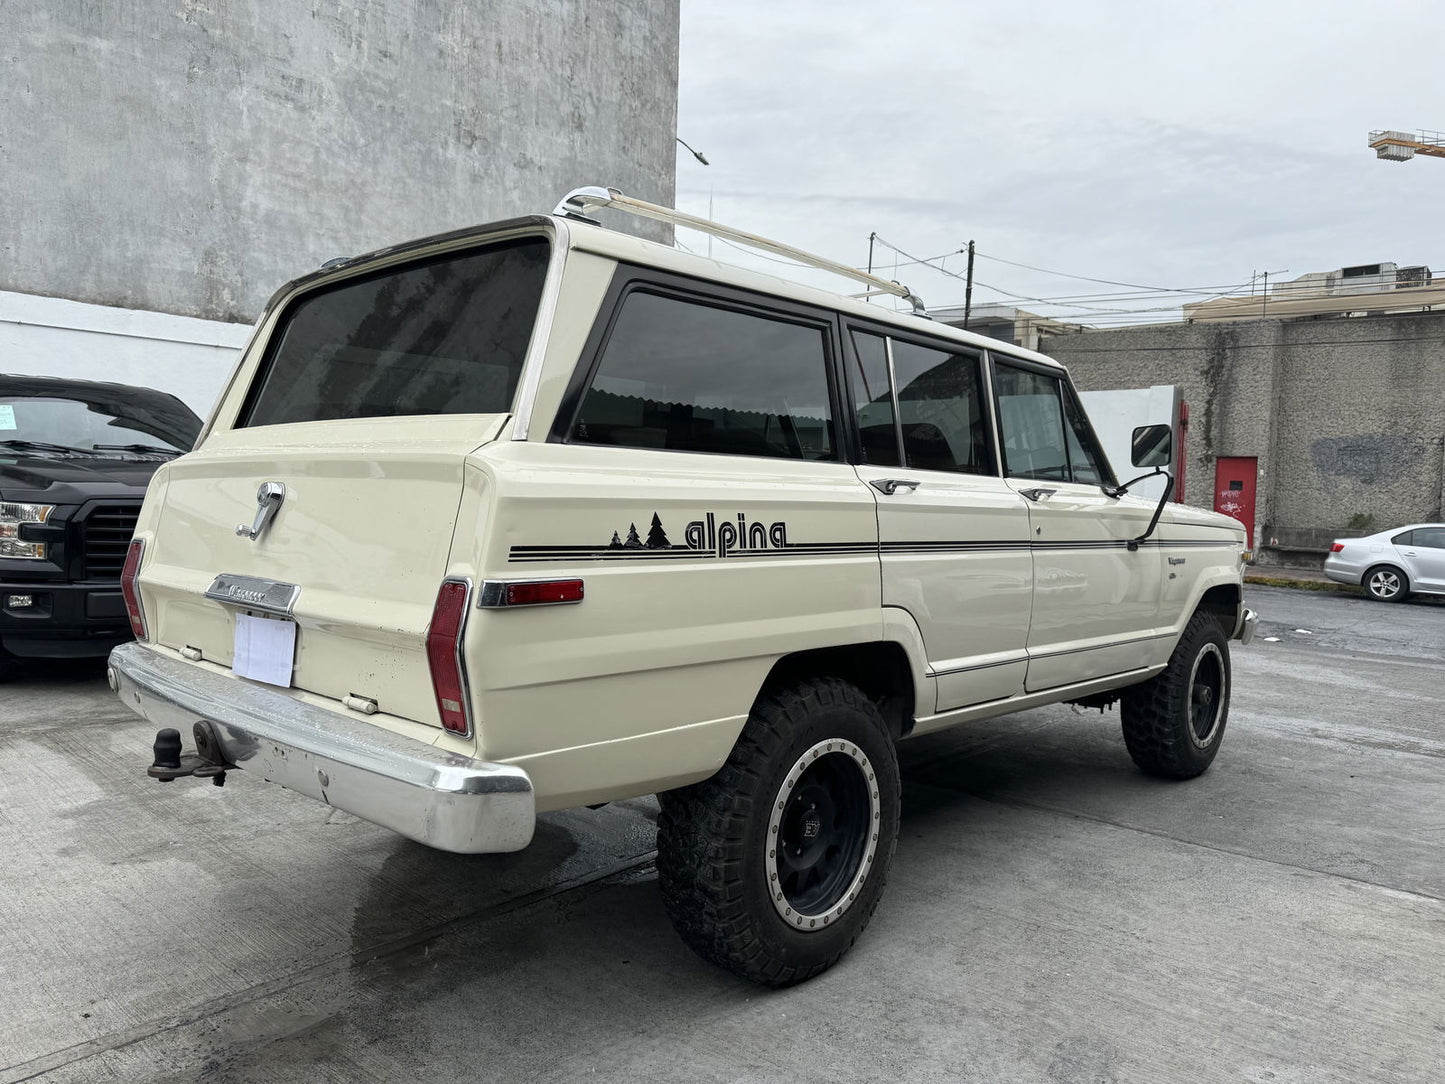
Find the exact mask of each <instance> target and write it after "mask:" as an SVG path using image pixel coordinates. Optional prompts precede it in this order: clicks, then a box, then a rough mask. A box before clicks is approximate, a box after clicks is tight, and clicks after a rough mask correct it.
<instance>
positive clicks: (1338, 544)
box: [1330, 542, 1345, 553]
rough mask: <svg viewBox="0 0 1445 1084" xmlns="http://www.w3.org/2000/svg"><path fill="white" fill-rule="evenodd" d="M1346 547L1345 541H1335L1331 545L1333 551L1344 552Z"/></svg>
mask: <svg viewBox="0 0 1445 1084" xmlns="http://www.w3.org/2000/svg"><path fill="white" fill-rule="evenodd" d="M1344 549H1345V544H1344V543H1343V542H1335V543H1333V544H1332V545H1331V546H1330V552H1331V553H1343V552H1344Z"/></svg>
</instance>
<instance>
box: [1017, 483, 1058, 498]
mask: <svg viewBox="0 0 1445 1084" xmlns="http://www.w3.org/2000/svg"><path fill="white" fill-rule="evenodd" d="M1057 492H1058V490H1057V489H1044V488H1042V487H1041V486H1035V487H1034V488H1033V489H1021V490H1019V493H1020V494H1021V495H1022V496H1025V497H1027V498H1028V499H1029V500H1031V501H1046V500H1048V499H1049V498H1050V497H1052V496H1053V495H1054V494H1055V493H1057Z"/></svg>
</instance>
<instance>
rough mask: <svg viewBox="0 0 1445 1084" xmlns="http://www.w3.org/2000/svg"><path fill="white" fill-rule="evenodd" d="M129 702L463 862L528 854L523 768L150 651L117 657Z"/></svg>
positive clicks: (137, 649)
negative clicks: (205, 733) (203, 732)
mask: <svg viewBox="0 0 1445 1084" xmlns="http://www.w3.org/2000/svg"><path fill="white" fill-rule="evenodd" d="M109 676H110V680H111V687H112V688H114V689H115V690H116V692H117V693H118V694H119V696H120V699H121V702H122V703H124V704H125V705H126V707H128V708H130V709H131V710H132V711H134V712H137V713H138V714H140V715H142V716H144V717H145V718H146V719H149V720H150V721H151V722H152V723H155V724H156V725H157V726H158V727H175V728H176V729H177V730H179V731H180V732H181V735H182V738H183V739H185V738H186V736H188V735H189V734H190V733H191V730H192V727H193V726H194V724H195V723H197V722H198V721H201V720H205V721H207V722H209V723H210V724H211V730H212V732H213V733H214V734H215V736H216V738H217V739H218V742H219V744H220V747H221V752H222V753H223V754H224V756H225V759H226V760H227V761H229V762H230V763H231V764H234V765H235V766H236V767H237V768H240V769H243V770H245V771H249V772H255V773H256V774H258V775H260V776H261V778H263V779H267V780H269V781H270V782H272V783H278V784H280V785H281V786H283V787H285V788H286V789H287V790H294V791H296V792H297V793H298V794H304V795H306V796H307V797H308V798H315V799H316V800H318V801H321V802H325V803H327V804H328V805H331V806H334V807H335V808H337V809H344V810H345V811H346V812H348V813H354V814H356V816H358V817H361V818H362V819H363V820H368V821H371V822H372V823H373V824H379V825H382V826H383V827H385V828H390V829H391V830H392V831H394V832H399V833H401V834H402V835H404V836H407V837H408V838H410V839H414V840H416V841H417V842H419V843H425V844H426V845H427V846H429V847H436V848H437V849H439V850H443V851H454V852H457V853H459V854H480V853H490V852H497V851H519V850H521V849H522V848H523V847H525V846H526V845H527V844H528V843H529V842H531V839H532V829H533V827H534V825H535V822H536V803H535V801H534V799H533V794H532V781H531V780H530V779H529V778H528V777H527V773H526V772H524V771H523V770H522V769H520V768H515V767H512V766H511V765H508V764H492V763H488V762H486V761H481V760H473V759H472V758H470V757H465V756H461V755H459V754H457V753H449V752H446V751H445V750H442V749H436V748H434V747H432V746H430V745H428V744H426V743H425V742H421V741H417V740H416V739H415V738H408V737H405V736H403V735H401V734H395V733H393V732H392V731H389V730H386V729H384V728H382V727H379V726H376V725H374V724H372V723H366V722H362V721H360V720H355V719H348V718H347V717H346V716H345V715H342V714H339V713H337V712H334V711H328V710H327V709H325V708H319V707H315V706H313V705H311V704H305V703H302V702H300V701H297V700H294V699H292V698H291V697H289V696H286V695H285V694H284V693H282V692H280V691H279V690H273V689H270V688H268V687H266V686H264V685H258V684H255V683H253V682H249V681H244V680H242V679H240V678H234V677H230V676H229V675H225V674H218V673H215V672H213V671H210V670H207V669H204V668H202V667H199V666H194V665H192V664H190V663H187V662H182V661H180V660H178V659H172V658H169V657H167V656H166V655H164V654H162V653H161V652H159V651H156V650H155V649H154V648H151V647H148V646H146V645H145V644H139V643H129V644H122V645H121V646H120V647H117V648H116V649H115V650H114V651H112V652H111V653H110V674H109Z"/></svg>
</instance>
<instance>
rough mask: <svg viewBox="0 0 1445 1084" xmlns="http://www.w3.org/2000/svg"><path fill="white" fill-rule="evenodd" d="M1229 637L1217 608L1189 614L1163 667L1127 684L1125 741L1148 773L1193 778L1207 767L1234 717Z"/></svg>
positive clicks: (1121, 712)
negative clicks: (1231, 713)
mask: <svg viewBox="0 0 1445 1084" xmlns="http://www.w3.org/2000/svg"><path fill="white" fill-rule="evenodd" d="M1229 686H1230V669H1229V641H1228V640H1227V639H1226V638H1225V635H1224V630H1223V629H1222V628H1221V627H1220V625H1219V622H1218V621H1217V620H1216V619H1215V618H1214V616H1213V615H1212V614H1208V613H1205V612H1203V611H1200V612H1198V613H1196V614H1195V615H1194V616H1193V617H1192V618H1190V619H1189V624H1188V625H1186V626H1185V627H1184V635H1183V636H1181V637H1180V638H1179V643H1178V645H1177V646H1176V647H1175V648H1174V654H1173V655H1172V656H1170V658H1169V665H1168V666H1167V667H1165V669H1164V672H1163V673H1161V674H1159V675H1158V676H1156V677H1153V678H1151V679H1150V680H1148V681H1146V682H1144V683H1143V684H1141V685H1135V686H1133V687H1132V688H1129V689H1126V690H1125V691H1124V695H1123V697H1122V698H1121V702H1120V705H1119V715H1120V719H1121V721H1122V724H1123V730H1124V744H1125V745H1126V746H1127V747H1128V749H1129V755H1130V756H1131V757H1133V758H1134V763H1135V764H1137V765H1138V766H1139V768H1140V770H1141V771H1143V772H1144V773H1145V774H1146V775H1153V776H1158V777H1160V778H1163V779H1193V778H1194V777H1195V776H1197V775H1202V774H1203V773H1204V772H1205V771H1206V770H1208V768H1209V765H1210V764H1212V763H1213V762H1214V757H1215V754H1216V753H1218V752H1219V745H1220V742H1222V741H1223V740H1224V725H1225V723H1226V722H1228V721H1229Z"/></svg>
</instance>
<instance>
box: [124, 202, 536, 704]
mask: <svg viewBox="0 0 1445 1084" xmlns="http://www.w3.org/2000/svg"><path fill="white" fill-rule="evenodd" d="M551 252H552V247H551V244H550V241H549V240H548V238H547V236H545V231H541V232H539V227H538V226H537V225H536V224H535V223H531V222H523V223H522V224H521V225H520V226H508V227H505V228H503V229H501V231H500V235H499V236H497V237H483V238H481V239H479V240H475V241H468V243H466V244H462V245H459V246H458V245H455V243H454V242H448V247H446V248H444V249H442V250H427V249H425V248H424V247H423V249H422V250H421V251H419V252H418V253H417V254H416V255H414V256H407V257H406V258H404V259H398V258H397V257H396V256H394V255H392V254H390V253H389V252H385V253H382V254H380V255H379V256H378V257H377V258H376V259H362V260H360V261H357V262H356V263H355V264H354V265H352V266H348V267H345V268H341V269H338V270H336V271H335V272H334V273H330V274H327V275H323V276H321V277H320V278H314V277H312V278H307V279H303V280H300V281H299V283H298V284H297V285H296V288H295V289H294V290H293V291H292V292H291V293H290V294H286V293H284V292H283V294H282V300H281V301H280V303H279V308H278V309H277V310H276V315H275V317H274V319H272V318H267V319H263V321H262V329H263V330H262V333H261V334H260V335H258V337H257V341H256V342H255V343H253V344H252V346H251V348H250V349H248V351H247V354H246V356H245V357H244V358H243V360H242V362H241V364H240V366H239V367H238V369H237V373H236V376H235V378H234V379H233V381H232V385H231V387H230V388H229V389H228V390H227V392H226V394H225V396H224V397H223V399H222V402H221V403H220V404H219V405H218V407H217V410H216V413H215V416H214V418H213V420H212V425H213V428H212V429H211V431H210V432H209V433H208V434H206V435H204V436H203V437H202V442H201V446H200V448H199V449H198V450H197V451H195V452H193V453H191V454H190V455H187V456H184V457H182V458H181V459H179V460H177V461H176V462H174V463H173V464H170V466H169V468H168V469H167V471H166V472H165V477H164V478H163V480H162V482H161V484H159V485H158V486H156V487H154V488H153V489H152V491H151V494H150V502H158V504H157V505H156V506H153V505H152V503H148V504H147V508H146V512H145V514H144V516H143V520H144V521H145V522H147V523H149V524H151V525H153V526H152V538H151V544H150V551H149V553H148V555H147V560H146V564H145V568H144V571H143V573H142V585H143V587H144V590H145V594H146V596H147V601H148V606H149V607H150V608H151V609H152V610H153V611H154V612H153V613H151V614H150V620H151V635H152V636H153V637H154V638H155V639H156V640H157V641H158V642H159V643H161V644H164V645H166V646H168V647H173V648H175V649H177V650H179V651H184V652H185V654H187V655H190V656H192V657H194V654H193V651H187V650H186V649H194V650H195V651H199V652H200V653H201V656H202V657H203V658H205V659H207V660H209V661H211V662H215V663H219V664H222V665H225V666H232V667H233V668H234V667H235V664H236V659H235V650H234V645H235V643H236V627H237V617H238V614H239V613H241V612H243V611H244V607H245V606H246V605H247V602H246V601H244V600H245V599H247V598H248V597H250V596H252V595H253V594H254V590H253V589H254V588H256V587H257V586H258V585H256V584H254V583H252V584H247V583H244V582H243V583H242V584H240V585H235V586H237V587H240V588H241V591H240V594H239V595H236V594H234V593H233V594H230V595H228V597H227V598H226V600H225V601H218V600H217V599H215V598H208V597H207V595H206V592H207V589H208V588H210V587H211V586H212V584H213V583H214V582H215V581H216V578H217V577H218V576H230V577H237V576H239V577H254V578H257V579H260V580H265V581H273V582H275V583H279V584H282V585H288V586H285V587H283V588H282V589H281V590H282V594H283V595H285V596H286V597H290V596H292V595H294V602H293V603H292V605H291V607H290V617H291V618H294V620H295V622H296V624H297V626H298V628H297V629H296V632H295V645H294V657H291V656H290V652H291V650H292V648H291V645H290V644H289V643H284V644H283V645H282V646H281V647H278V649H277V652H276V657H277V659H279V662H278V663H277V665H276V666H275V667H273V668H270V669H268V670H267V671H266V672H265V673H266V676H267V678H268V680H270V679H274V680H276V681H277V682H278V683H279V682H284V678H285V673H286V663H287V661H290V662H291V663H292V667H291V684H292V685H293V686H294V687H297V688H300V689H304V690H307V691H308V692H312V693H315V694H318V695H321V696H326V697H332V698H337V699H340V698H343V697H347V696H355V697H360V698H365V699H367V700H372V701H375V702H376V705H377V709H378V710H379V711H381V712H385V713H387V714H390V715H395V716H400V717H403V718H407V719H414V720H417V721H420V722H423V723H430V724H432V725H435V726H440V725H441V720H440V718H439V717H438V712H437V707H436V700H435V696H434V692H433V689H432V685H431V679H430V668H429V666H428V664H427V657H426V647H425V636H426V629H427V625H428V623H429V621H430V619H431V614H432V609H433V607H434V605H435V602H436V597H437V591H438V588H439V587H440V585H441V582H442V579H443V577H444V576H445V575H446V570H447V557H448V553H449V551H450V548H451V545H452V535H453V532H454V528H455V524H456V517H457V508H458V505H459V504H460V502H461V499H462V476H463V460H464V458H465V457H466V455H467V453H468V452H471V451H473V450H474V449H476V448H478V447H480V446H481V445H483V444H486V443H488V442H489V441H492V440H495V439H496V437H497V435H498V434H499V433H500V432H501V430H502V427H503V425H504V423H505V422H506V420H507V418H508V417H509V415H510V412H511V410H512V400H513V398H514V396H515V394H516V389H517V387H518V385H519V381H520V376H521V370H522V366H523V362H524V359H525V358H526V356H527V352H528V348H529V344H530V342H531V340H532V337H533V333H534V330H535V325H536V323H537V320H538V313H539V305H540V301H541V297H542V290H543V280H544V276H545V274H546V272H547V269H548V266H549V262H550V255H551ZM266 483H277V484H279V486H280V487H284V493H283V495H282V499H281V501H280V505H279V508H278V510H277V511H276V513H275V515H274V517H273V518H272V519H271V520H270V521H269V523H267V524H266V526H265V527H264V529H263V530H261V531H260V532H259V535H258V537H256V538H254V539H253V538H251V537H249V536H248V532H247V531H245V530H243V531H242V532H241V533H238V530H237V528H238V527H242V528H250V527H251V525H252V523H253V521H255V520H256V518H257V507H258V496H257V490H258V489H259V488H260V487H261V486H263V485H265V484H266ZM272 488H274V487H272ZM219 586H220V585H218V588H219ZM293 588H294V590H293ZM255 601H256V599H255V598H254V597H252V598H251V603H250V604H252V605H254V604H255ZM285 609H286V608H285V606H284V605H283V606H282V607H281V610H282V614H283V616H282V617H281V618H280V619H281V620H286V617H285V616H284V615H285ZM249 631H250V632H251V633H252V634H254V636H255V638H256V639H257V640H259V641H261V642H265V641H268V640H271V639H274V638H275V634H276V633H277V632H280V633H281V639H282V640H283V641H284V640H286V639H287V638H288V637H287V633H288V632H289V630H286V629H278V628H272V627H269V626H256V627H254V628H252V629H250V630H249Z"/></svg>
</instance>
